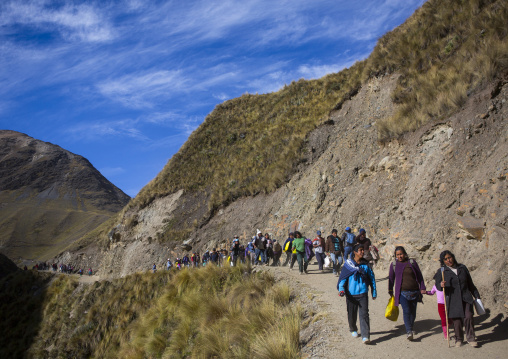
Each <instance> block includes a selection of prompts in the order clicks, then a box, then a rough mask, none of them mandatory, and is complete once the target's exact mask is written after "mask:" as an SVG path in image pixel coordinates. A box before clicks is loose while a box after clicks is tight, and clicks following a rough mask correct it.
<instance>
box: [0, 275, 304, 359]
mask: <svg viewBox="0 0 508 359" xmlns="http://www.w3.org/2000/svg"><path fill="white" fill-rule="evenodd" d="M35 276H37V274H35ZM18 278H20V279H17V280H16V281H13V280H12V279H11V283H17V284H18V285H19V286H21V288H24V287H25V286H26V287H27V288H31V287H33V286H34V285H33V283H36V282H37V279H34V278H36V277H33V278H32V277H30V278H27V277H26V274H25V273H21V276H20V277H18ZM3 283H4V282H1V281H0V288H2V289H5V288H6V287H5V285H4V284H3ZM41 283H42V282H41ZM45 283H46V285H47V280H46V282H45ZM19 286H17V287H16V288H15V287H13V286H12V285H10V286H9V287H8V290H6V291H4V292H3V293H2V296H1V298H2V299H9V301H8V302H5V303H1V304H0V305H1V306H2V309H6V307H5V306H6V305H9V306H11V307H12V308H16V310H11V311H10V312H9V311H2V314H4V316H5V317H3V318H2V319H3V320H2V323H1V325H2V328H4V329H6V332H12V333H15V334H16V335H19V337H16V338H15V340H13V338H14V337H12V336H8V335H7V336H6V337H7V338H10V341H11V343H8V342H5V343H4V344H5V346H4V347H2V348H0V351H1V352H2V353H3V354H6V356H5V357H22V356H27V357H36V358H119V357H121V358H147V357H148V358H183V357H191V358H210V357H216V358H226V357H227V358H232V357H233V358H253V357H259V356H267V355H275V356H273V357H276V358H295V357H298V353H299V337H298V332H299V325H300V324H299V323H300V318H301V314H300V311H299V309H298V308H297V309H294V308H292V303H291V299H292V297H291V292H290V290H289V288H288V287H287V286H285V285H276V284H275V282H274V279H273V277H272V276H270V275H268V274H266V273H260V274H255V273H250V269H249V268H248V267H244V266H238V267H234V268H231V267H228V268H218V267H214V266H209V267H206V268H201V269H199V270H187V269H185V270H182V271H178V272H176V271H173V272H164V271H162V272H159V273H155V274H154V273H145V274H141V273H138V274H134V275H130V276H127V277H125V278H119V279H115V280H111V281H102V282H96V283H95V284H91V285H83V284H79V282H78V281H77V280H76V278H73V277H70V276H66V275H61V276H59V277H58V278H57V279H55V280H54V281H53V282H52V283H51V284H50V285H48V286H47V287H46V288H44V291H43V293H42V294H41V295H40V296H38V297H36V299H38V302H37V301H36V302H34V301H30V300H28V301H27V300H26V299H27V298H26V296H23V297H21V298H16V297H15V295H14V294H15V293H16V292H17V291H18V292H19V290H20V287H19ZM27 293H30V289H27ZM34 303H36V304H37V305H35V304H34ZM36 308H39V309H38V313H40V315H38V316H33V314H34V312H33V310H35V309H36ZM20 313H26V314H27V316H26V317H25V319H23V318H24V317H21V318H20ZM30 315H32V317H30ZM20 319H22V322H23V323H22V324H18V322H19V320H20ZM29 325H31V327H30V330H28V326H29ZM6 326H11V327H10V328H9V331H7V328H6ZM20 333H25V337H26V339H21V338H23V335H21V334H20ZM26 333H31V336H29V337H27V336H26ZM262 333H265V334H267V335H266V340H265V341H263V340H262V337H261V336H260V335H261V334H262ZM263 335H264V334H263ZM2 340H3V339H2ZM263 353H264V354H263ZM13 355H14V356H13Z"/></svg>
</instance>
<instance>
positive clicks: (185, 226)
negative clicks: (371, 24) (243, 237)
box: [100, 0, 508, 240]
mask: <svg viewBox="0 0 508 359" xmlns="http://www.w3.org/2000/svg"><path fill="white" fill-rule="evenodd" d="M507 23H508V4H507V2H506V1H503V0H449V1H440V0H430V1H427V2H426V3H425V4H424V5H423V6H422V8H421V9H419V10H417V11H416V12H415V14H413V15H412V16H411V17H410V18H409V19H408V20H407V21H406V22H405V23H404V24H402V25H401V26H399V27H398V28H396V29H395V30H393V31H391V32H389V33H387V34H386V35H384V36H383V37H382V38H381V39H379V41H378V44H377V45H376V47H375V49H374V50H373V52H372V54H371V55H370V56H369V58H368V59H366V60H364V61H362V62H358V63H356V64H354V65H353V66H352V67H351V68H349V69H345V70H343V71H341V72H340V73H337V74H330V75H327V76H325V77H324V78H322V79H318V80H312V81H305V80H299V81H296V82H292V83H291V84H289V85H287V86H285V87H284V88H282V89H281V90H280V91H278V92H275V93H270V94H265V95H250V94H245V95H243V96H241V97H239V98H236V99H232V100H229V101H226V102H224V103H222V104H220V105H217V106H216V108H215V109H214V110H213V111H212V112H211V113H210V114H209V115H208V116H207V117H206V119H205V121H204V123H203V124H202V125H201V126H200V127H199V128H198V129H197V130H196V131H194V133H193V134H192V135H191V136H190V137H189V139H188V141H187V142H186V143H185V144H184V146H183V147H182V148H181V149H180V151H179V152H178V153H177V154H175V155H174V156H173V157H172V158H171V159H170V161H169V162H168V163H167V165H166V166H165V167H164V169H163V170H162V171H161V172H160V173H159V174H158V175H157V177H156V178H155V179H154V180H152V181H151V182H150V183H149V184H148V185H147V186H145V187H144V188H143V189H142V190H141V192H140V193H139V194H138V196H137V197H136V198H135V199H133V200H132V201H131V202H130V203H129V205H128V206H127V207H126V208H125V209H124V211H123V213H124V214H125V213H127V215H126V216H124V219H123V223H124V224H126V226H127V228H129V227H132V226H135V225H136V223H137V218H136V217H135V213H136V211H137V210H138V209H140V208H144V207H146V206H147V205H148V204H150V203H151V202H152V201H153V200H154V199H155V198H158V197H163V196H166V195H168V194H171V193H174V192H176V191H177V190H179V189H183V190H184V191H185V193H194V194H197V193H199V197H200V198H201V200H202V202H203V203H202V204H197V205H195V206H208V210H209V213H213V212H214V210H215V209H216V208H218V207H219V206H221V205H225V204H227V203H229V202H231V201H233V200H235V199H236V198H239V197H241V196H248V195H253V194H257V193H263V192H264V193H268V192H271V191H273V190H275V189H276V188H278V187H279V186H280V185H282V184H283V183H286V182H287V180H288V179H289V178H290V176H291V175H292V174H293V173H294V172H295V169H296V168H297V166H298V164H299V163H301V161H302V160H303V158H304V149H305V143H306V138H307V136H308V135H309V133H310V132H311V131H312V130H314V129H315V128H316V127H317V126H319V125H320V124H322V123H324V122H326V121H327V120H328V117H329V113H330V111H333V110H334V109H337V108H340V107H341V106H342V103H343V102H344V101H345V100H346V99H348V98H350V97H351V96H352V95H354V94H356V92H357V91H358V89H359V88H360V87H361V86H362V84H364V83H366V81H368V79H369V78H372V77H374V76H380V75H389V74H391V73H394V72H397V73H399V74H401V76H400V78H399V83H398V86H397V88H396V90H395V91H394V93H393V101H394V102H395V103H396V104H398V105H399V106H398V110H397V112H396V114H395V116H393V117H392V118H385V119H382V120H379V121H378V122H377V123H376V127H377V130H378V138H379V141H380V142H383V141H389V140H390V139H392V138H394V137H397V136H400V135H402V134H404V133H406V132H408V131H412V130H415V129H417V128H419V127H420V126H421V125H423V124H424V123H427V122H428V121H433V120H439V119H442V118H444V117H446V116H449V115H450V114H452V113H453V112H454V111H456V110H457V109H458V108H459V107H460V106H462V105H463V104H464V102H465V100H466V98H467V96H468V95H469V94H470V93H472V92H475V91H477V90H478V89H479V88H481V87H482V86H483V85H485V84H487V83H488V82H489V81H491V80H492V79H494V78H495V77H496V76H503V74H505V73H506V71H507V69H508V41H507V32H508V30H507V29H508V27H507V26H506V24H507ZM196 202H197V200H196ZM194 208H197V207H194ZM195 212H197V210H194V214H195ZM207 218H209V216H206V215H205V216H204V217H203V218H197V217H196V216H194V217H193V212H192V209H191V210H188V211H187V212H182V213H176V214H175V218H172V219H171V221H172V223H175V225H174V226H168V228H166V229H165V233H164V234H163V235H162V236H161V238H162V240H165V239H178V238H185V236H186V235H188V234H189V233H190V232H192V230H193V229H195V228H196V226H198V227H199V225H200V223H202V222H200V221H206V220H207ZM189 219H190V220H189ZM191 221H192V222H191ZM196 222H198V223H196ZM109 229H110V228H109ZM109 229H107V228H105V227H104V228H103V229H102V230H101V231H100V232H101V233H102V234H101V237H104V236H105V233H107V232H108V231H109Z"/></svg>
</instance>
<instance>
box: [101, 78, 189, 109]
mask: <svg viewBox="0 0 508 359" xmlns="http://www.w3.org/2000/svg"><path fill="white" fill-rule="evenodd" d="M186 82H187V80H186V79H185V78H184V77H183V76H182V73H181V72H180V71H165V70H164V71H156V72H149V73H144V74H133V75H125V76H122V77H120V78H117V79H112V80H106V81H103V82H101V83H99V84H98V85H97V88H98V89H99V92H100V93H101V94H103V95H104V96H107V97H109V98H111V99H113V100H115V101H118V102H121V103H122V104H124V105H125V106H127V107H132V108H142V107H152V106H153V104H154V101H155V100H156V99H160V98H161V97H164V98H168V97H171V96H172V95H174V93H175V92H177V91H179V90H182V89H183V88H184V85H185V83H186Z"/></svg>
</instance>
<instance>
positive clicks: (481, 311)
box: [474, 298, 485, 315]
mask: <svg viewBox="0 0 508 359" xmlns="http://www.w3.org/2000/svg"><path fill="white" fill-rule="evenodd" d="M474 308H475V309H476V314H478V315H482V314H485V307H484V306H483V303H482V301H481V299H480V298H478V299H475V300H474Z"/></svg>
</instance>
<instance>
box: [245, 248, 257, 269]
mask: <svg viewBox="0 0 508 359" xmlns="http://www.w3.org/2000/svg"><path fill="white" fill-rule="evenodd" d="M245 258H247V260H248V261H249V264H250V265H254V262H255V261H256V250H255V249H254V245H253V244H252V242H249V243H248V244H247V247H245Z"/></svg>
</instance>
